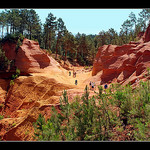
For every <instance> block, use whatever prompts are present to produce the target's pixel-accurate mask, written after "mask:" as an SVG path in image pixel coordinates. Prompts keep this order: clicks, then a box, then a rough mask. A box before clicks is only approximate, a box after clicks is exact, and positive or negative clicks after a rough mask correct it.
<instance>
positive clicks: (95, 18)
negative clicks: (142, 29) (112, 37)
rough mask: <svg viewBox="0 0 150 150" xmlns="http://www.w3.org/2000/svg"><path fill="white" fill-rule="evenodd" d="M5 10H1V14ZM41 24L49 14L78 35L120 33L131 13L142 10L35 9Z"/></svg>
mask: <svg viewBox="0 0 150 150" xmlns="http://www.w3.org/2000/svg"><path fill="white" fill-rule="evenodd" d="M2 10H4V9H0V12H1V11H2ZM34 10H35V11H36V12H37V14H38V15H39V17H40V19H41V22H42V23H44V22H45V18H46V17H47V16H48V13H50V12H51V13H53V15H54V16H56V17H57V18H60V17H61V18H62V19H63V21H64V22H65V25H66V27H67V29H68V30H69V31H70V32H72V33H73V34H76V33H78V32H80V33H85V34H98V33H99V32H100V31H102V30H104V31H107V30H108V29H110V28H114V29H115V30H116V31H117V32H119V31H120V28H121V25H122V24H123V22H124V21H125V20H126V19H128V16H129V14H130V13H131V12H134V13H135V14H136V16H137V17H139V16H138V13H139V12H140V11H141V10H142V9H34Z"/></svg>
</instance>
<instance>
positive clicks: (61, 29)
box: [55, 18, 66, 58]
mask: <svg viewBox="0 0 150 150" xmlns="http://www.w3.org/2000/svg"><path fill="white" fill-rule="evenodd" d="M65 30H66V26H65V23H64V22H63V20H62V18H58V19H57V42H56V55H55V58H57V54H58V49H59V48H61V44H62V41H63V40H62V38H63V36H64V34H65Z"/></svg>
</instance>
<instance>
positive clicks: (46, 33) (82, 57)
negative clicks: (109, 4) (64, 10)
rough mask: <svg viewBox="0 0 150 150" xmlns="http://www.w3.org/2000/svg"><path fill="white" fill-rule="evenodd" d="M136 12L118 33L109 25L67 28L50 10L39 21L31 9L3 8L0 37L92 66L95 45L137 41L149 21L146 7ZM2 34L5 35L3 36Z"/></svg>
mask: <svg viewBox="0 0 150 150" xmlns="http://www.w3.org/2000/svg"><path fill="white" fill-rule="evenodd" d="M138 15H139V16H138V18H137V17H136V15H135V14H134V13H133V12H131V13H130V14H129V17H128V18H127V20H125V21H124V22H123V24H122V25H121V28H120V32H119V33H118V32H116V31H115V29H113V28H110V29H109V30H108V31H104V30H101V31H100V32H99V34H98V35H92V34H90V35H86V34H81V33H79V32H78V33H77V34H76V35H73V34H72V33H71V32H69V31H68V30H67V27H66V25H65V23H64V21H63V20H62V18H57V17H56V16H54V15H53V14H52V13H51V12H50V13H49V14H48V16H47V17H46V19H45V23H44V24H42V23H41V20H40V18H39V16H38V14H37V13H36V11H35V10H33V9H5V11H2V12H1V13H0V35H1V36H0V40H1V41H3V39H4V38H5V39H6V38H8V37H11V36H12V37H16V36H19V37H21V38H22V37H25V38H28V39H31V40H35V41H38V42H39V45H40V47H41V48H42V49H46V50H47V51H48V52H49V53H53V54H55V58H56V59H58V60H62V59H63V60H67V59H68V60H70V62H77V63H78V64H80V65H87V66H89V65H92V64H93V60H94V57H95V55H96V52H97V50H98V48H99V47H100V46H102V45H104V44H107V45H108V44H114V45H123V44H126V43H129V42H130V41H137V40H138V36H139V33H144V32H145V30H146V28H147V26H148V24H149V20H150V9H149V8H146V9H142V11H141V12H140V13H139V14H138ZM4 33H5V35H4ZM0 55H2V51H1V50H0Z"/></svg>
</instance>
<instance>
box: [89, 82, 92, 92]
mask: <svg viewBox="0 0 150 150" xmlns="http://www.w3.org/2000/svg"><path fill="white" fill-rule="evenodd" d="M91 84H92V82H91V81H90V83H89V87H90V90H91V88H92V86H91Z"/></svg>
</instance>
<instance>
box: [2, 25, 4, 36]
mask: <svg viewBox="0 0 150 150" xmlns="http://www.w3.org/2000/svg"><path fill="white" fill-rule="evenodd" d="M3 31H4V26H2V38H3Z"/></svg>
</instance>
